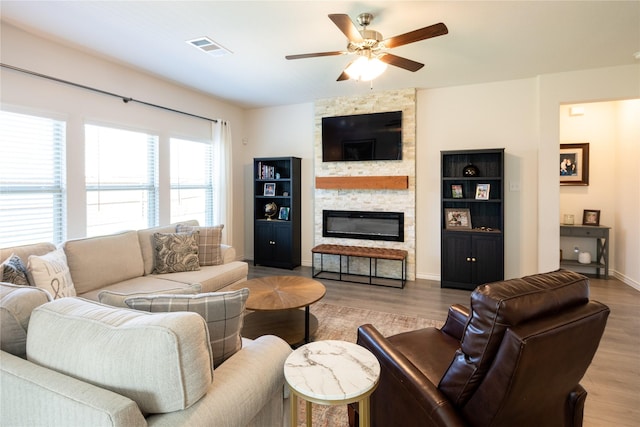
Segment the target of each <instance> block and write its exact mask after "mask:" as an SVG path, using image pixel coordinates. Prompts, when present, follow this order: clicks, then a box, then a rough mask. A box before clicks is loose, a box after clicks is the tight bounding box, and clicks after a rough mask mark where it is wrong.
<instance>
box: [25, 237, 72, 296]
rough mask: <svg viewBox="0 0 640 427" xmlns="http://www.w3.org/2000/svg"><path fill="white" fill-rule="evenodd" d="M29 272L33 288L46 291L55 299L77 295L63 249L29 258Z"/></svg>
mask: <svg viewBox="0 0 640 427" xmlns="http://www.w3.org/2000/svg"><path fill="white" fill-rule="evenodd" d="M27 270H28V272H29V281H30V282H31V283H32V284H33V286H37V287H39V288H42V289H45V290H46V291H47V292H49V293H50V294H51V296H52V297H53V299H58V298H63V297H73V296H75V295H76V290H75V287H74V283H73V281H72V280H71V274H70V273H69V266H68V265H67V257H66V256H65V254H64V251H63V250H62V248H59V249H56V250H55V251H53V252H49V253H48V254H45V255H40V256H38V255H31V256H29V260H28V261H27Z"/></svg>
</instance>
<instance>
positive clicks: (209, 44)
mask: <svg viewBox="0 0 640 427" xmlns="http://www.w3.org/2000/svg"><path fill="white" fill-rule="evenodd" d="M187 43H189V44H190V45H191V46H193V47H195V48H198V49H200V50H201V51H203V52H206V53H208V54H209V55H212V56H224V55H230V54H231V51H230V50H228V49H225V48H224V47H222V46H221V45H219V44H218V43H216V42H214V41H213V40H211V39H210V38H208V37H199V38H197V39H193V40H187Z"/></svg>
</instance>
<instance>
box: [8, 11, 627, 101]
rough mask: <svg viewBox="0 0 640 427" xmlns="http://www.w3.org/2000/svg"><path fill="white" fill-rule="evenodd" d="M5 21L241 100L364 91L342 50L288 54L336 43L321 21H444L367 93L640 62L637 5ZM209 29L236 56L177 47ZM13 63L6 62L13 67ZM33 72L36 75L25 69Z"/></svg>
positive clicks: (388, 26) (133, 14) (55, 14)
mask: <svg viewBox="0 0 640 427" xmlns="http://www.w3.org/2000/svg"><path fill="white" fill-rule="evenodd" d="M0 6H1V14H2V20H4V21H6V22H8V23H11V24H13V25H16V26H18V27H20V28H23V29H26V30H28V31H31V32H34V33H36V34H39V35H42V36H45V37H49V38H51V39H54V40H57V41H59V42H62V43H65V44H70V45H73V46H76V47H78V48H80V49H83V50H88V51H91V52H93V53H94V54H97V55H100V56H103V57H106V58H109V59H111V60H115V61H117V62H119V63H124V64H127V65H129V66H131V67H134V68H137V69H140V70H143V71H145V72H149V73H151V74H154V75H156V76H159V77H162V78H165V79H168V80H170V81H173V82H177V83H180V84H183V85H186V86H189V87H192V88H194V89H196V90H199V91H202V92H205V93H208V94H211V95H214V96H216V97H218V98H221V99H224V100H228V101H230V102H232V103H234V104H237V105H240V106H242V107H247V108H252V107H263V106H274V105H285V104H295V103H303V102H312V101H313V100H315V99H318V98H330V97H337V96H350V95H355V94H362V93H367V92H369V91H370V90H371V87H370V85H369V83H365V82H354V81H344V82H337V81H336V78H337V77H338V76H339V75H340V73H341V72H342V70H343V69H344V67H345V66H346V65H347V64H348V63H349V62H350V59H351V58H350V57H347V56H334V57H322V58H311V59H299V60H295V61H287V60H285V58H284V57H285V55H288V54H299V53H311V52H322V51H334V50H343V49H345V47H346V37H345V36H344V35H343V34H342V33H341V32H340V31H339V30H338V28H337V27H336V26H335V25H334V24H333V23H332V22H331V21H330V20H329V18H328V17H327V15H328V14H330V13H346V14H348V15H349V16H351V18H352V19H353V20H354V21H355V18H356V16H357V15H358V14H360V13H362V12H370V13H372V14H373V15H374V20H373V22H372V24H371V25H370V26H369V29H374V30H377V31H379V32H381V33H382V35H383V36H384V37H385V38H388V37H391V36H395V35H399V34H403V33H405V32H408V31H411V30H414V29H417V28H421V27H425V26H428V25H431V24H434V23H437V22H444V23H445V24H446V25H447V27H448V28H449V34H447V35H445V36H441V37H436V38H433V39H429V40H424V41H420V42H416V43H413V44H410V45H406V46H401V47H398V48H395V49H393V53H394V54H396V55H399V56H403V57H406V58H409V59H412V60H415V61H418V62H422V63H424V64H426V66H425V67H424V68H422V69H421V70H419V71H417V72H415V73H411V72H409V71H406V70H403V69H400V68H396V67H389V69H388V70H387V71H386V72H385V74H384V75H383V76H381V77H380V78H378V79H376V80H374V81H373V90H376V91H378V90H389V89H398V88H406V87H416V88H435V87H444V86H457V85H465V84H473V83H482V82H491V81H500V80H510V79H520V78H529V77H533V76H537V75H540V74H547V73H556V72H563V71H572V70H578V69H590V68H600V67H608V66H618V65H628V64H637V63H639V62H640V61H639V60H638V59H636V58H635V57H634V53H636V52H638V51H640V1H389V0H388V1H340V2H336V1H6V0H2V1H1V3H0ZM202 36H207V37H209V38H211V39H212V40H214V41H215V42H217V43H219V44H220V45H222V46H224V47H225V48H227V49H229V50H230V51H231V52H233V54H232V55H228V56H223V57H214V56H211V55H208V54H206V53H203V52H201V51H199V50H198V49H195V48H194V47H192V46H190V45H188V44H186V43H185V41H186V40H191V39H194V38H198V37H202ZM10 65H12V64H10ZM33 71H38V70H33Z"/></svg>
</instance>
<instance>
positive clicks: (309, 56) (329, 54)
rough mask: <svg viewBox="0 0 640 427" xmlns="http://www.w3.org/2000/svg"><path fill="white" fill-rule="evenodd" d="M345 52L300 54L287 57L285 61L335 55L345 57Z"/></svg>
mask: <svg viewBox="0 0 640 427" xmlns="http://www.w3.org/2000/svg"><path fill="white" fill-rule="evenodd" d="M346 54H347V52H343V51H341V50H336V51H333V52H316V53H301V54H299V55H287V56H285V58H286V59H303V58H316V57H319V56H336V55H346Z"/></svg>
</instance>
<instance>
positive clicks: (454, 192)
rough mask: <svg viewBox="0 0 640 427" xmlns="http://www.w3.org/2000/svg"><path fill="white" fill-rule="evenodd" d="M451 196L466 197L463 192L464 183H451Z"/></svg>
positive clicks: (456, 197) (455, 197)
mask: <svg viewBox="0 0 640 427" xmlns="http://www.w3.org/2000/svg"><path fill="white" fill-rule="evenodd" d="M451 197H453V198H454V199H462V198H463V197H464V196H463V194H462V185H460V184H452V185H451Z"/></svg>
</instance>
